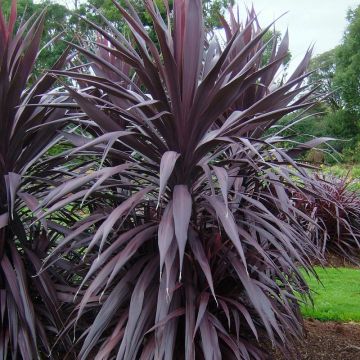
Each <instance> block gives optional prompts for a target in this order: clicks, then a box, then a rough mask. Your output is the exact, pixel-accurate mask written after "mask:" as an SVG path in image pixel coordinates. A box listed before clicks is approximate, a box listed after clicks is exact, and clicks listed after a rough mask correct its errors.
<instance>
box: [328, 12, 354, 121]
mask: <svg viewBox="0 0 360 360" xmlns="http://www.w3.org/2000/svg"><path fill="white" fill-rule="evenodd" d="M347 20H348V26H347V28H346V31H345V34H344V39H343V43H342V44H341V45H340V46H339V47H338V49H337V50H336V72H335V78H334V83H335V86H338V87H339V89H340V94H341V97H342V99H343V101H344V102H345V104H346V108H347V109H348V110H349V111H351V112H355V113H356V114H357V115H360V100H359V99H360V91H359V90H360V89H359V77H360V39H359V35H358V34H359V31H360V6H358V7H357V8H355V9H354V10H349V12H348V14H347Z"/></svg>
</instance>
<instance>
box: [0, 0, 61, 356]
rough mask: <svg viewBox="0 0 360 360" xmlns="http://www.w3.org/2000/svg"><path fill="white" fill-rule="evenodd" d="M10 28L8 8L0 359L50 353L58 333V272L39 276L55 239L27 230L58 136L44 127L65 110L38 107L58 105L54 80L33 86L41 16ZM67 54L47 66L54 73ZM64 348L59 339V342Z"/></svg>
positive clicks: (0, 51)
mask: <svg viewBox="0 0 360 360" xmlns="http://www.w3.org/2000/svg"><path fill="white" fill-rule="evenodd" d="M16 21H17V12H16V1H15V0H14V1H12V4H11V11H10V15H9V19H8V21H6V20H5V19H4V15H3V12H2V9H0V79H1V80H0V109H1V110H0V111H1V116H0V359H4V360H5V359H9V358H12V359H19V358H22V359H36V358H38V356H39V354H40V353H47V354H49V353H50V350H51V342H50V338H51V337H54V336H55V335H56V333H57V332H58V331H59V330H60V329H61V328H62V326H63V319H62V316H61V314H60V313H59V312H58V309H59V307H60V302H59V299H58V296H57V294H56V287H55V282H54V278H55V277H57V279H58V280H59V282H61V281H60V278H61V275H60V273H58V274H56V276H55V275H54V273H53V272H52V271H46V272H43V273H42V274H41V275H39V276H36V274H37V272H38V271H39V270H40V268H41V266H42V259H43V258H45V257H46V255H47V252H48V250H49V248H50V247H51V244H52V243H53V242H55V240H56V238H57V234H56V233H52V232H50V231H49V232H48V231H47V222H46V221H45V220H43V221H42V222H41V223H37V222H35V223H34V217H33V215H32V211H34V210H35V209H36V207H37V206H38V201H37V198H40V197H42V196H43V194H44V193H46V190H47V188H48V186H47V185H44V183H39V182H38V181H37V180H36V179H37V178H38V177H46V176H47V174H48V172H47V168H46V167H45V166H43V165H41V164H40V163H39V159H40V158H41V157H42V155H43V154H44V153H45V152H46V150H47V149H48V148H50V147H51V145H52V143H53V141H54V140H55V138H56V136H57V133H56V129H57V126H56V125H49V126H47V127H46V129H45V128H44V127H43V125H44V124H45V123H46V124H51V123H52V122H53V121H55V120H56V119H59V118H61V117H62V116H64V113H65V110H63V109H59V108H54V107H52V108H48V107H44V106H42V104H43V103H45V102H52V103H53V102H57V101H59V98H57V99H54V97H52V96H51V95H50V94H48V95H44V94H45V93H46V92H47V91H48V90H49V89H50V88H51V87H52V85H53V83H54V80H55V79H54V78H53V77H51V76H49V75H43V76H41V77H40V78H38V79H32V83H33V85H32V86H31V87H29V86H28V79H29V78H30V77H31V74H32V69H33V66H34V63H35V60H36V57H37V54H38V49H39V44H40V40H41V34H42V30H43V24H44V21H45V14H44V13H41V14H40V15H38V16H36V15H34V16H32V17H31V18H30V19H29V20H28V21H27V22H25V23H20V25H19V27H18V29H17V31H16V32H15V29H14V28H15V22H16ZM65 60H66V53H65V54H64V55H63V57H62V58H60V59H59V61H58V62H57V63H56V64H55V65H54V70H56V69H60V68H61V66H62V64H63V63H64V62H65ZM63 341H66V337H64V338H63Z"/></svg>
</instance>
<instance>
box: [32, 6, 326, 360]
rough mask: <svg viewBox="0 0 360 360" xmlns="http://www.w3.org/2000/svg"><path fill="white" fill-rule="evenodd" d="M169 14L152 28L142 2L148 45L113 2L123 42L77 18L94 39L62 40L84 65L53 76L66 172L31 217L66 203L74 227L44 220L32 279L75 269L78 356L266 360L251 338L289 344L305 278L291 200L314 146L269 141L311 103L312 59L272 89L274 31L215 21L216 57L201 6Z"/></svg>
mask: <svg viewBox="0 0 360 360" xmlns="http://www.w3.org/2000/svg"><path fill="white" fill-rule="evenodd" d="M173 4H174V6H173V8H172V9H170V8H169V5H168V4H167V2H165V7H166V10H167V14H166V16H165V19H164V18H163V17H162V16H161V14H160V12H159V10H158V9H157V7H156V4H155V2H154V1H151V0H148V1H145V7H146V10H147V13H148V17H149V18H151V20H152V24H153V31H154V32H152V33H151V36H150V33H149V31H150V28H149V26H144V25H143V24H142V22H141V20H140V17H139V15H138V14H137V13H136V12H135V11H134V9H133V8H132V7H131V5H130V4H129V3H128V2H127V1H126V7H125V8H124V7H122V6H121V5H120V4H118V3H116V2H115V3H114V5H115V6H116V7H117V9H118V10H119V12H120V14H121V15H122V17H123V20H124V22H125V23H126V24H127V26H128V28H129V31H130V33H131V37H129V38H128V37H127V36H125V35H123V34H122V33H120V32H119V31H118V30H117V29H115V28H114V27H113V25H112V24H111V22H110V21H107V20H106V19H105V18H104V19H103V20H104V23H105V24H107V26H104V27H100V26H98V25H96V24H93V23H90V25H91V26H92V27H93V29H94V31H96V32H97V33H98V35H97V39H98V41H97V43H96V44H94V43H90V45H86V46H80V45H75V44H74V45H73V47H74V48H75V49H77V51H78V54H79V55H81V56H80V57H79V59H83V60H84V59H86V60H87V62H86V64H84V65H83V66H80V67H79V66H77V67H75V68H72V69H68V70H66V71H57V70H53V71H52V74H53V75H57V76H58V77H60V78H65V79H66V80H67V84H68V85H64V88H65V89H64V91H66V92H67V94H68V96H69V98H70V99H69V100H68V104H67V106H68V108H67V114H66V115H67V116H68V120H67V121H68V122H69V123H71V122H72V121H74V124H76V126H69V127H67V129H68V130H67V131H64V132H62V133H61V135H62V136H63V138H64V139H66V140H67V141H69V142H70V143H72V144H73V145H74V146H73V149H71V150H68V151H66V152H65V153H64V154H63V156H67V157H68V159H69V161H70V160H71V161H72V160H74V161H75V160H76V161H77V164H78V165H77V166H75V167H73V168H71V169H70V168H67V169H66V171H65V170H64V171H63V182H62V183H61V184H60V185H59V186H56V187H55V188H54V189H53V190H51V191H50V192H49V193H48V194H47V195H46V196H44V198H43V200H42V202H41V207H42V209H43V210H44V212H43V213H42V214H41V215H40V216H39V217H40V219H46V218H47V217H48V216H49V215H50V214H55V213H56V212H57V211H60V212H61V211H65V210H66V209H69V208H72V209H73V210H72V211H73V214H76V215H77V216H78V215H79V214H81V216H82V217H83V219H82V220H81V221H79V222H78V223H76V224H75V225H72V226H71V227H67V228H66V227H64V222H65V220H64V221H62V223H61V224H59V225H58V231H60V232H62V233H63V234H64V236H63V238H62V240H61V242H59V244H58V246H57V248H56V249H55V250H54V251H53V252H52V253H51V254H50V255H49V257H48V258H47V259H46V262H45V264H44V268H43V269H44V270H45V269H49V268H51V264H53V263H54V262H56V260H57V259H58V258H59V257H61V261H62V262H64V263H68V264H69V267H70V265H71V266H75V267H76V269H78V270H76V275H77V277H76V279H74V282H73V288H72V289H71V291H70V290H62V292H63V295H62V298H63V299H64V301H69V302H70V301H71V302H72V304H73V306H74V307H73V309H74V311H73V312H72V314H71V315H70V316H69V318H68V323H67V325H66V327H65V328H64V330H63V332H62V334H61V335H64V334H68V335H69V336H74V338H75V342H74V345H73V348H72V349H73V350H74V351H76V352H77V356H76V358H78V359H96V360H100V359H117V360H123V359H125V360H133V359H141V360H146V359H169V360H172V359H189V360H191V359H205V360H215V359H216V360H218V359H265V358H266V356H267V355H266V347H265V342H266V341H265V340H269V344H267V346H268V348H269V346H270V347H271V346H274V347H277V348H279V349H280V350H281V351H284V352H287V351H288V350H291V344H292V342H293V341H294V340H295V339H296V338H297V337H298V336H300V335H301V331H302V323H301V316H300V313H299V301H298V298H297V296H298V295H300V296H301V295H303V296H305V295H307V294H308V287H307V285H306V282H305V281H304V279H303V277H302V275H301V273H300V272H299V268H300V267H302V268H303V269H305V270H308V271H312V268H311V264H310V257H314V256H315V257H317V256H318V257H320V255H319V254H320V251H319V249H318V248H317V247H316V245H315V244H314V242H313V241H312V238H311V236H310V234H309V232H308V230H307V229H308V228H307V227H306V226H304V223H309V222H310V223H315V222H314V221H313V220H312V219H311V218H310V216H307V215H306V214H305V213H304V212H302V211H300V210H298V209H297V208H296V207H295V206H294V203H293V202H292V201H291V196H292V194H293V191H298V192H300V193H305V194H307V193H308V191H310V190H309V189H311V188H312V186H313V182H314V179H312V178H310V177H309V176H308V175H307V172H306V171H305V169H304V166H303V165H302V164H301V163H300V162H298V161H297V160H296V158H297V157H299V155H300V154H301V153H302V152H303V151H306V150H307V149H309V148H311V147H314V146H317V145H319V144H321V143H322V142H323V141H324V140H323V139H316V140H312V141H310V142H309V143H305V144H295V143H293V144H294V145H293V147H292V148H289V147H287V148H284V147H283V144H285V143H287V144H288V143H289V141H288V139H285V138H283V137H282V136H281V131H279V132H278V133H276V134H275V135H274V134H273V135H271V136H270V135H267V134H268V132H267V130H268V129H269V128H270V127H272V126H273V125H275V124H276V123H277V121H278V120H279V119H281V118H282V117H283V116H284V115H286V114H289V113H291V112H293V111H296V110H297V111H299V112H300V111H301V110H302V109H304V110H305V109H307V108H308V107H310V106H311V105H313V104H314V101H315V99H314V98H313V94H312V92H311V91H309V90H308V85H307V84H304V80H305V79H306V77H307V73H306V68H307V65H308V63H309V60H310V53H311V51H309V52H307V53H306V55H305V58H304V60H303V61H302V62H301V63H300V65H299V66H298V68H297V69H296V70H295V71H294V73H293V74H292V75H291V76H289V77H288V79H287V80H284V79H282V78H281V77H279V76H278V75H279V74H281V69H282V66H283V64H284V61H285V58H286V57H287V55H288V35H287V34H285V36H284V38H283V39H282V41H281V42H280V43H278V41H277V36H275V37H274V38H273V39H271V40H270V41H269V42H266V43H264V41H263V37H264V35H265V34H267V33H268V32H269V31H271V29H272V27H271V25H270V26H268V27H266V28H265V29H261V28H260V27H259V25H258V23H257V19H256V16H255V13H254V11H250V12H249V14H248V19H247V21H246V23H245V25H241V24H240V23H239V21H237V20H236V19H235V16H234V15H233V14H232V13H230V23H229V24H228V23H227V22H226V21H225V20H224V19H222V22H223V25H224V29H225V34H226V43H225V44H224V45H223V46H221V45H220V44H219V42H218V40H217V38H216V37H213V38H210V37H209V36H208V35H207V34H205V32H204V26H203V19H202V4H201V1H200V0H176V1H174V2H173ZM154 33H155V34H156V36H154ZM86 44H88V43H86ZM265 54H267V55H268V56H267V57H266V56H265ZM69 84H71V85H72V87H71V86H69ZM74 84H76V86H73V85H74ZM53 107H54V106H53ZM53 107H52V108H53ZM55 108H56V106H55ZM80 130H81V131H80ZM84 134H86V136H84ZM59 183H60V182H59V181H58V182H57V184H59ZM64 209H65V210H64ZM50 216H53V215H50ZM64 219H65V217H64ZM61 227H62V228H61ZM74 254H77V255H78V256H79V257H80V256H81V259H78V260H77V258H76V256H74ZM64 289H65V287H64ZM66 291H68V293H67V294H65V292H66ZM70 299H71V300H70ZM63 357H64V356H63ZM68 358H71V356H70V353H69V354H68Z"/></svg>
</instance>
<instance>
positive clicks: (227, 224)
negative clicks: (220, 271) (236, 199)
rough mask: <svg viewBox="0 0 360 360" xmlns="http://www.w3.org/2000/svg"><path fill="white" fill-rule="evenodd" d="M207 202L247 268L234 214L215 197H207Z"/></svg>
mask: <svg viewBox="0 0 360 360" xmlns="http://www.w3.org/2000/svg"><path fill="white" fill-rule="evenodd" d="M205 198H206V200H207V201H208V202H209V204H210V205H211V206H212V208H213V209H214V210H215V212H216V215H217V216H218V218H219V219H220V222H221V224H222V226H223V228H224V230H225V232H226V234H227V235H228V236H229V238H230V240H231V241H232V243H233V244H234V246H235V248H236V250H237V252H238V253H239V255H240V257H241V260H242V261H243V264H244V266H245V268H246V259H245V254H244V249H243V247H242V245H241V241H240V238H239V233H238V230H237V226H236V223H235V220H234V217H233V214H232V213H231V212H229V209H228V208H227V207H226V206H225V204H224V203H222V202H220V201H219V200H218V199H217V198H215V197H213V196H212V197H209V196H206V197H205Z"/></svg>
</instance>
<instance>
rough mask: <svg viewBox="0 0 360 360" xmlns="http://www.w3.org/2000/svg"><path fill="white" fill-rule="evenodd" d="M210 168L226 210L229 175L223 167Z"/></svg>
mask: <svg viewBox="0 0 360 360" xmlns="http://www.w3.org/2000/svg"><path fill="white" fill-rule="evenodd" d="M212 168H213V169H214V172H215V175H216V177H217V179H218V182H219V185H220V189H221V193H222V196H223V198H224V203H225V206H226V209H228V186H229V175H228V173H227V171H226V170H225V169H224V168H223V167H219V166H213V167H212ZM227 211H229V210H227Z"/></svg>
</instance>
